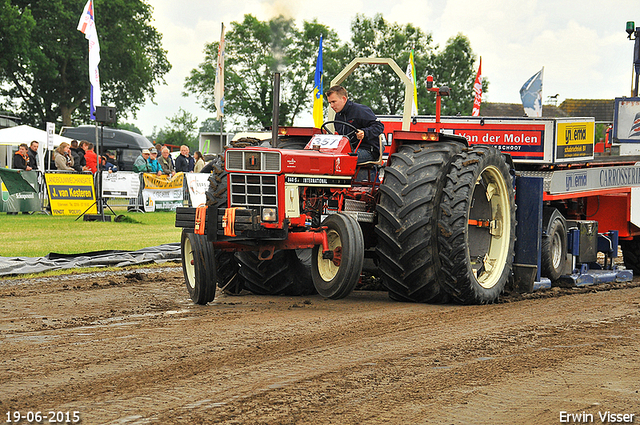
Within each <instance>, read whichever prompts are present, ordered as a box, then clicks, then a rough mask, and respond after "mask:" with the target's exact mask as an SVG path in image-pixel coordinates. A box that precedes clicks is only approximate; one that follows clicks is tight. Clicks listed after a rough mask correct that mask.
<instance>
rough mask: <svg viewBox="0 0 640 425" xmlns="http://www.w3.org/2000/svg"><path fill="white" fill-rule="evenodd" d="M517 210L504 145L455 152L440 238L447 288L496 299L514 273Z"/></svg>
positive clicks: (472, 298)
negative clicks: (501, 146) (503, 149)
mask: <svg viewBox="0 0 640 425" xmlns="http://www.w3.org/2000/svg"><path fill="white" fill-rule="evenodd" d="M515 212H516V207H515V200H514V190H513V184H512V178H511V166H510V165H509V164H507V162H506V161H505V157H504V156H503V155H502V154H501V153H500V151H498V150H497V149H495V148H493V147H489V146H473V147H472V148H470V149H466V150H464V151H462V152H460V153H458V154H457V155H456V156H455V158H454V160H453V162H452V164H451V169H450V171H449V174H448V175H447V181H446V185H445V188H444V190H443V196H442V202H441V209H440V214H439V222H438V226H439V232H438V238H439V249H440V262H441V264H442V275H443V278H442V283H443V288H444V289H445V290H446V291H447V292H449V294H450V295H451V296H452V297H453V298H454V299H455V300H456V301H458V302H460V303H463V304H488V303H493V302H495V301H497V299H498V297H499V295H500V293H501V292H502V291H503V289H504V287H505V284H506V283H507V281H508V280H509V278H510V276H511V268H512V264H513V254H514V244H515V226H516V219H515Z"/></svg>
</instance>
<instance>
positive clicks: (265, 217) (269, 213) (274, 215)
mask: <svg viewBox="0 0 640 425" xmlns="http://www.w3.org/2000/svg"><path fill="white" fill-rule="evenodd" d="M277 220H278V210H277V208H263V209H262V221H277Z"/></svg>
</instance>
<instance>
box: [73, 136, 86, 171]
mask: <svg viewBox="0 0 640 425" xmlns="http://www.w3.org/2000/svg"><path fill="white" fill-rule="evenodd" d="M84 143H89V142H87V141H86V140H83V141H82V142H80V143H79V144H78V141H77V140H72V141H71V148H70V149H71V150H70V152H71V156H72V157H73V168H74V169H75V170H76V171H78V172H82V171H86V170H88V168H87V160H86V159H85V158H84V149H83V148H82V146H83V144H84Z"/></svg>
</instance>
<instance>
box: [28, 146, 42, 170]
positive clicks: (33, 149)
mask: <svg viewBox="0 0 640 425" xmlns="http://www.w3.org/2000/svg"><path fill="white" fill-rule="evenodd" d="M38 146H40V143H38V141H37V140H34V141H33V142H31V144H30V145H29V149H27V154H29V167H31V169H32V170H37V169H38Z"/></svg>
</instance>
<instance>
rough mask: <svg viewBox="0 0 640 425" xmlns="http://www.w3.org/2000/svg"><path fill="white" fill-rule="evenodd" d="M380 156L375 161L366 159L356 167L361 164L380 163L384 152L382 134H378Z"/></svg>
mask: <svg viewBox="0 0 640 425" xmlns="http://www.w3.org/2000/svg"><path fill="white" fill-rule="evenodd" d="M379 139H380V157H379V158H378V159H377V160H376V161H367V162H363V163H360V164H358V167H362V166H363V165H382V162H383V159H382V155H383V154H384V140H385V139H384V134H380V137H379Z"/></svg>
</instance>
